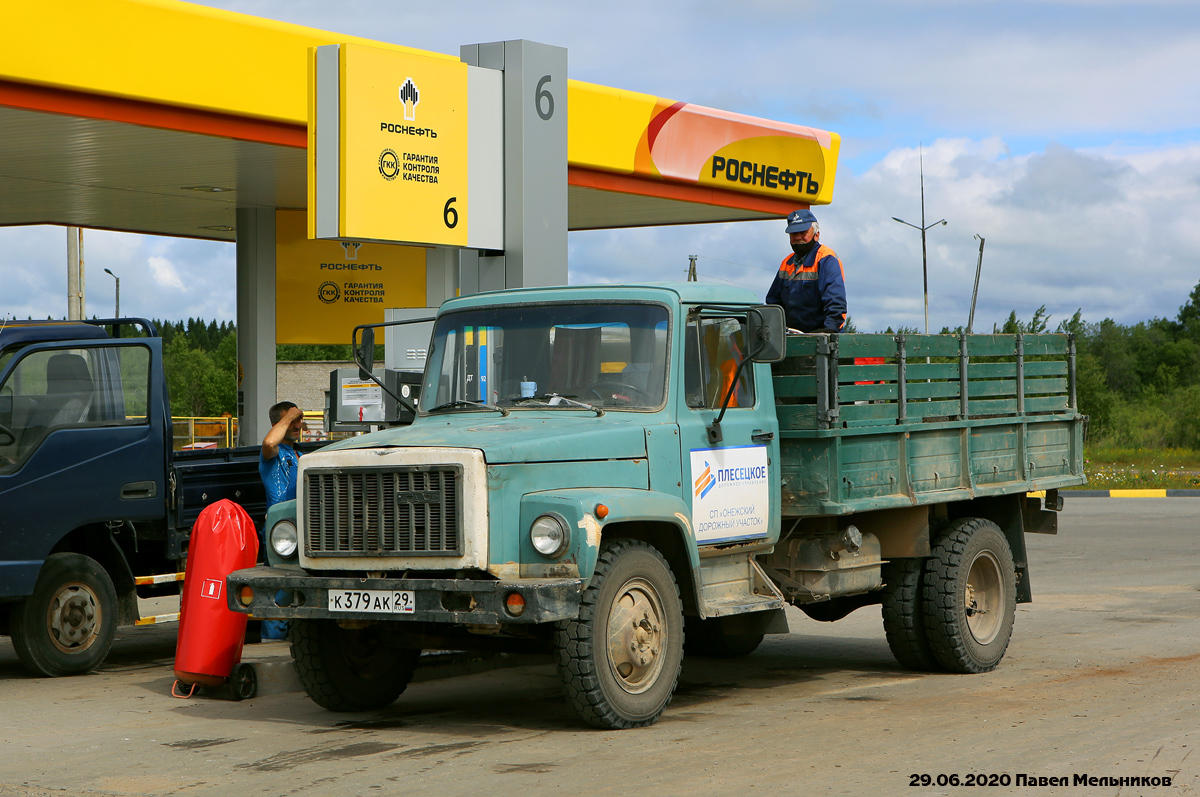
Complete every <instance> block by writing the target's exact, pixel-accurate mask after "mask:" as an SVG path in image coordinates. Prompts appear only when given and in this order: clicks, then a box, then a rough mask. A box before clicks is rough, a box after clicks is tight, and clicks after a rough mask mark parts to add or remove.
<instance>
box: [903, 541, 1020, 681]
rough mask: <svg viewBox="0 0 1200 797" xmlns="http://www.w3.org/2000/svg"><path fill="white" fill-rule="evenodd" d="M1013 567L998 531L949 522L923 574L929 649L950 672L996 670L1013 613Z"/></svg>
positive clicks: (1010, 557)
mask: <svg viewBox="0 0 1200 797" xmlns="http://www.w3.org/2000/svg"><path fill="white" fill-rule="evenodd" d="M1016 584H1017V581H1016V569H1015V568H1014V567H1013V558H1012V551H1011V550H1009V547H1008V541H1007V540H1006V539H1004V534H1003V533H1002V532H1001V531H1000V528H999V527H998V526H997V525H996V524H995V523H993V522H991V521H990V520H985V519H983V518H962V519H960V520H956V521H955V522H954V523H952V524H950V526H949V528H947V530H946V532H945V534H944V535H943V536H942V537H941V538H940V539H939V541H938V543H937V545H936V546H934V549H933V557H932V558H931V559H929V560H928V564H927V567H926V571H925V590H924V596H923V597H924V600H923V608H924V612H925V630H926V633H927V634H928V637H929V647H930V650H931V651H932V653H933V656H934V658H935V659H936V660H937V662H938V663H939V664H941V665H942V666H943V667H945V668H946V669H947V670H949V671H950V672H960V673H978V672H988V671H989V670H993V669H995V668H996V665H998V664H999V663H1000V660H1001V659H1002V658H1004V652H1005V651H1006V650H1007V649H1008V641H1009V639H1010V638H1011V637H1012V629H1013V622H1014V621H1015V619H1016V611H1017V597H1016V596H1017V588H1016Z"/></svg>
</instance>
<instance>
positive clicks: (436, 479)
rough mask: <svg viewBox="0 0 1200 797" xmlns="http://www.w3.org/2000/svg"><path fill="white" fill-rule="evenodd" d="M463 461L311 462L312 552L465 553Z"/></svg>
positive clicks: (308, 513) (307, 491)
mask: <svg viewBox="0 0 1200 797" xmlns="http://www.w3.org/2000/svg"><path fill="white" fill-rule="evenodd" d="M461 487H462V468H461V467H459V466H457V465H449V466H447V465H438V466H411V467H399V468H380V469H373V468H354V469H345V470H341V469H329V470H326V469H316V468H314V469H311V470H308V471H307V472H306V473H305V477H304V503H305V507H304V509H305V513H304V544H305V548H306V555H308V556H381V557H386V556H460V555H461V554H462V534H461V527H462V507H461V506H460V499H459V496H460V495H461V492H462V490H461Z"/></svg>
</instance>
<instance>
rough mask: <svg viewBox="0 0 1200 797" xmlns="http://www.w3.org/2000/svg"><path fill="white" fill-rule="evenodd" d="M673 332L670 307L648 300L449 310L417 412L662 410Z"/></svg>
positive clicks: (436, 333)
mask: <svg viewBox="0 0 1200 797" xmlns="http://www.w3.org/2000/svg"><path fill="white" fill-rule="evenodd" d="M667 326H668V314H667V308H666V307H664V306H662V305H659V304H649V303H645V304H638V303H622V304H600V303H571V304H541V305H513V306H507V307H505V306H501V307H486V308H477V309H471V310H463V311H461V312H456V313H447V314H445V315H443V316H441V317H440V318H438V320H437V323H436V325H435V326H434V330H433V342H432V345H431V348H430V351H429V360H428V365H427V367H426V369H425V384H424V386H423V387H422V390H421V399H420V410H421V412H422V413H427V412H430V411H438V412H449V411H465V412H473V411H478V410H480V409H481V407H480V406H479V405H480V404H484V405H488V406H491V407H502V408H505V409H517V410H519V409H530V410H534V409H540V410H544V409H546V408H548V407H552V408H555V409H563V410H567V409H574V410H575V411H579V410H580V405H581V404H583V405H588V406H590V407H593V408H603V409H604V410H643V411H644V410H651V409H657V408H658V407H661V406H662V404H663V401H664V396H665V395H666V384H667ZM469 402H473V403H469Z"/></svg>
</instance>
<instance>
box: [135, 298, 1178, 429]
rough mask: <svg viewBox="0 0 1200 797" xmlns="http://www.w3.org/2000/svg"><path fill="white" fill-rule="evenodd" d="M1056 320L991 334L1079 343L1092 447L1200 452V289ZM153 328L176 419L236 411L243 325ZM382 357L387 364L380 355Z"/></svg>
mask: <svg viewBox="0 0 1200 797" xmlns="http://www.w3.org/2000/svg"><path fill="white" fill-rule="evenodd" d="M1051 321H1052V319H1051V318H1050V316H1049V315H1048V314H1047V312H1046V308H1045V307H1044V306H1043V307H1039V308H1038V309H1037V310H1036V311H1034V313H1033V315H1032V316H1031V317H1030V318H1029V320H1028V321H1026V320H1023V319H1020V318H1018V317H1017V313H1016V311H1015V310H1014V311H1012V312H1011V313H1010V314H1009V316H1008V318H1007V319H1006V320H1005V321H1004V323H1003V324H995V325H993V330H994V331H996V332H1001V333H1009V334H1011V333H1014V332H1026V333H1038V332H1049V331H1055V332H1069V333H1073V334H1074V335H1075V341H1076V352H1077V358H1078V359H1077V364H1076V373H1077V379H1078V381H1077V392H1078V398H1079V409H1080V411H1081V412H1083V413H1084V414H1085V415H1088V416H1089V417H1090V421H1089V431H1088V434H1089V442H1090V443H1091V444H1093V445H1101V446H1105V445H1107V446H1119V447H1132V448H1193V449H1200V283H1197V284H1196V287H1195V288H1193V289H1192V292H1191V293H1190V294H1189V295H1188V297H1187V299H1186V301H1185V302H1184V304H1183V305H1182V306H1181V307H1180V308H1179V313H1178V314H1177V315H1176V316H1175V318H1152V319H1150V320H1149V321H1139V322H1137V323H1135V324H1128V325H1127V324H1121V323H1118V322H1116V321H1114V320H1113V319H1111V318H1105V319H1104V320H1102V321H1098V322H1089V321H1087V320H1086V319H1085V318H1084V315H1083V311H1082V310H1079V311H1076V313H1075V314H1074V315H1073V316H1072V317H1071V318H1068V319H1064V320H1062V321H1060V322H1059V323H1058V324H1057V325H1055V326H1053V327H1052V326H1051ZM154 323H155V326H156V327H157V328H158V329H159V332H160V334H161V335H162V337H163V348H164V351H165V357H164V360H165V365H166V371H167V384H168V387H169V389H170V392H171V412H172V414H174V415H220V414H221V413H222V412H230V413H233V412H235V411H236V406H237V329H236V327H235V325H234V324H233V323H231V322H224V321H223V322H220V323H218V322H216V321H209V322H205V321H204V320H203V319H199V318H189V319H187V320H186V321H155V322H154ZM847 326H848V327H849V326H850V324H849V323H848V324H847ZM848 331H851V330H848ZM887 331H888V332H889V333H890V332H893V330H892V329H891V328H890V327H889V328H888V330H887ZM895 331H898V332H911V333H915V332H916V331H917V330H916V329H900V330H895ZM942 332H943V333H952V332H957V330H951V329H949V328H945V329H943V330H942ZM376 355H377V356H379V357H381V356H382V354H381V353H380V349H379V348H377V350H376ZM276 359H278V360H280V361H287V360H338V361H348V360H350V359H351V355H350V346H349V345H335V346H299V345H280V346H277V347H276Z"/></svg>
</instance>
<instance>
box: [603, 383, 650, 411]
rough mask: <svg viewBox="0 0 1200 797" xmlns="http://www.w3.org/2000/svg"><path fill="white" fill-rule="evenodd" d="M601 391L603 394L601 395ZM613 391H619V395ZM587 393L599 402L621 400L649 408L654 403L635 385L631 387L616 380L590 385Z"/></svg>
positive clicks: (646, 393) (648, 395)
mask: <svg viewBox="0 0 1200 797" xmlns="http://www.w3.org/2000/svg"><path fill="white" fill-rule="evenodd" d="M601 390H603V391H604V392H603V393H602V392H601ZM614 390H616V391H619V392H620V393H619V394H618V393H614V392H613V391H614ZM589 391H590V392H591V393H593V394H594V395H595V396H596V398H598V399H600V400H601V401H609V400H612V399H616V400H617V401H620V400H621V399H622V398H623V399H624V400H625V402H626V403H627V404H643V405H647V406H649V405H650V404H653V403H655V402H653V401H651V400H650V394H649V393H648V392H646V391H645V390H643V389H642V388H640V387H638V386H637V385H631V384H629V383H628V382H618V381H616V380H606V381H601V382H597V383H596V384H594V385H592V386H591V387H590V388H589ZM606 394H607V395H606Z"/></svg>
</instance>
